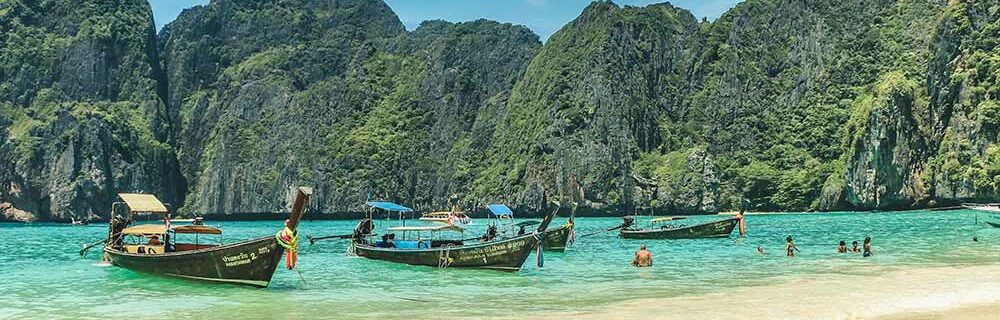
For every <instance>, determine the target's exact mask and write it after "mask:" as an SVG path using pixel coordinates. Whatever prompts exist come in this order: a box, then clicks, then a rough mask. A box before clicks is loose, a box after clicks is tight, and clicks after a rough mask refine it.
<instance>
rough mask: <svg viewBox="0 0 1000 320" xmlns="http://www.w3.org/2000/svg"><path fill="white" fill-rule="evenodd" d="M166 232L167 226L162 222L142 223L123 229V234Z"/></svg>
mask: <svg viewBox="0 0 1000 320" xmlns="http://www.w3.org/2000/svg"><path fill="white" fill-rule="evenodd" d="M164 233H167V226H165V225H162V224H140V225H135V226H131V227H128V228H125V229H124V230H122V234H128V235H151V234H164Z"/></svg>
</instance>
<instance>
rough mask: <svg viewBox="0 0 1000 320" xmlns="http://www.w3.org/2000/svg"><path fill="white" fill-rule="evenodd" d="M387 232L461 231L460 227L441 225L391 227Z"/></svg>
mask: <svg viewBox="0 0 1000 320" xmlns="http://www.w3.org/2000/svg"><path fill="white" fill-rule="evenodd" d="M389 231H417V232H420V231H432V232H435V231H459V232H461V231H463V229H462V228H461V227H457V226H452V225H443V226H416V227H392V228H389Z"/></svg>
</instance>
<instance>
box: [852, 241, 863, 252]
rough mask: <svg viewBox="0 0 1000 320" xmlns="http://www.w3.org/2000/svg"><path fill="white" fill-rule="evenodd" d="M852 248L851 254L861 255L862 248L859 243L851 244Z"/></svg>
mask: <svg viewBox="0 0 1000 320" xmlns="http://www.w3.org/2000/svg"><path fill="white" fill-rule="evenodd" d="M851 246H852V248H851V252H854V253H861V247H860V246H858V242H857V241H854V242H851Z"/></svg>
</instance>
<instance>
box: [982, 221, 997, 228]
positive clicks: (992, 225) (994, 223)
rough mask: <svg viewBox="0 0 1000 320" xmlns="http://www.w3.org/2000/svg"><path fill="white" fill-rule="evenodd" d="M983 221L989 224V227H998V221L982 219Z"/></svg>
mask: <svg viewBox="0 0 1000 320" xmlns="http://www.w3.org/2000/svg"><path fill="white" fill-rule="evenodd" d="M983 222H986V224H988V225H990V226H991V227H994V228H1000V223H996V222H989V221H983Z"/></svg>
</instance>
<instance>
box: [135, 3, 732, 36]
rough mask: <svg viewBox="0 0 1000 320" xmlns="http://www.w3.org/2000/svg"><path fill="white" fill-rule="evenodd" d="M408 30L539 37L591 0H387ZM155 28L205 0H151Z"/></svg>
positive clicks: (707, 7)
mask: <svg viewBox="0 0 1000 320" xmlns="http://www.w3.org/2000/svg"><path fill="white" fill-rule="evenodd" d="M740 1H741V0H674V1H670V2H671V3H673V4H674V5H675V6H678V7H682V8H685V9H688V10H689V11H691V13H693V14H694V15H695V16H696V17H698V18H702V17H707V18H708V19H709V20H714V19H715V18H718V17H719V16H720V15H722V13H723V12H726V10H728V9H729V8H732V7H733V6H734V5H736V3H739V2H740ZM385 2H386V3H388V4H389V6H390V7H392V10H393V11H395V12H396V15H398V16H399V19H400V20H402V21H403V24H405V25H406V29H407V30H413V29H414V28H416V27H417V26H418V25H420V22H422V21H424V20H434V19H441V20H447V21H452V22H461V21H472V20H477V19H480V18H485V19H490V20H496V21H500V22H510V23H514V24H521V25H525V26H527V27H528V28H530V29H531V30H532V31H534V32H535V33H537V34H538V35H539V36H540V37H541V38H542V40H545V39H548V37H549V36H550V35H552V34H553V33H555V32H556V31H558V30H559V28H562V26H563V25H565V24H566V23H568V22H569V21H570V20H573V19H574V18H576V16H578V15H579V14H580V12H581V11H583V8H584V7H586V6H587V5H588V4H590V2H591V1H590V0H386V1H385ZM660 2H664V0H616V1H615V3H617V4H619V5H633V6H645V5H648V4H652V3H660ZM150 3H152V5H153V16H154V18H155V19H156V27H157V29H160V28H162V27H163V25H165V24H167V23H169V22H170V21H173V20H174V19H175V18H176V17H177V15H178V14H179V13H180V12H181V10H184V9H185V8H189V7H192V6H195V5H200V4H207V3H208V0H150Z"/></svg>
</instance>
